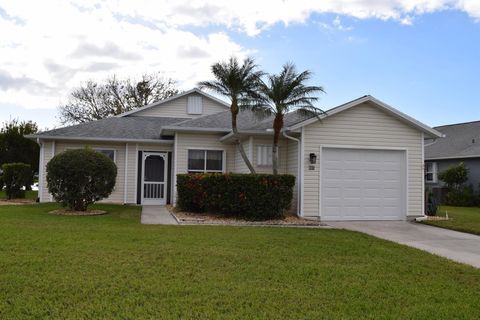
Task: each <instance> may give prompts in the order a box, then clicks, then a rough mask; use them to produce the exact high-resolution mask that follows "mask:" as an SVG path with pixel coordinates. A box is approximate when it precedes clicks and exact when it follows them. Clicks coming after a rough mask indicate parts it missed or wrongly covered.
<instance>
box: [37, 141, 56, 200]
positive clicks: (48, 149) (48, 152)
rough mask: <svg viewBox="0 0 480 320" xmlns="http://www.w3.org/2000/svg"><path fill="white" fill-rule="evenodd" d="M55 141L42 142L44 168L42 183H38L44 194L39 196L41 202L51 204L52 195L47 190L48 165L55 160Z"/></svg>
mask: <svg viewBox="0 0 480 320" xmlns="http://www.w3.org/2000/svg"><path fill="white" fill-rule="evenodd" d="M53 144H54V142H53V141H43V142H42V149H43V150H42V152H43V168H42V169H41V170H42V176H41V177H40V181H39V182H38V184H39V185H41V186H40V191H41V192H42V193H41V194H40V195H39V198H40V201H42V202H49V201H50V193H49V192H48V188H47V169H46V168H47V163H48V162H49V161H50V160H51V159H52V158H53Z"/></svg>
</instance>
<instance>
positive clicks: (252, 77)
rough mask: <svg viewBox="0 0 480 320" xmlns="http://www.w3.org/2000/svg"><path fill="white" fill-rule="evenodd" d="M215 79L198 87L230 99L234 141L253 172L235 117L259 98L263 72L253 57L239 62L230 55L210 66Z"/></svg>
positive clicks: (203, 82) (201, 83)
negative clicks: (227, 58)
mask: <svg viewBox="0 0 480 320" xmlns="http://www.w3.org/2000/svg"><path fill="white" fill-rule="evenodd" d="M211 70H212V73H213V76H214V77H215V80H212V81H202V82H199V83H198V85H199V87H200V88H206V89H209V90H212V91H214V92H216V93H218V94H220V95H222V96H225V97H227V98H228V99H230V102H231V105H230V112H231V114H232V132H233V137H234V139H235V143H236V144H237V145H238V149H239V151H240V154H241V156H242V159H243V161H244V162H245V164H246V165H247V167H248V169H249V170H250V172H251V173H255V169H254V168H253V166H252V163H251V162H250V160H249V159H248V157H247V154H246V153H245V149H244V148H243V145H242V143H241V140H240V136H239V134H238V128H237V117H238V113H239V111H240V109H242V108H251V107H252V106H253V105H254V104H255V103H256V101H258V99H259V93H258V86H259V84H260V82H261V80H260V78H261V77H262V76H263V74H264V73H263V72H262V71H259V70H258V66H257V65H256V64H255V61H254V59H253V58H246V59H245V60H243V63H242V64H240V62H239V61H238V59H237V58H236V57H231V58H230V59H229V60H228V61H226V62H217V63H215V64H213V65H212V67H211Z"/></svg>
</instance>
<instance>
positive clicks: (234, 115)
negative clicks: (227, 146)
mask: <svg viewBox="0 0 480 320" xmlns="http://www.w3.org/2000/svg"><path fill="white" fill-rule="evenodd" d="M231 111H232V131H233V137H234V139H235V143H236V144H237V146H238V151H240V155H241V156H242V159H243V162H245V164H246V165H247V167H248V169H249V170H250V173H253V174H255V173H256V172H255V168H253V165H252V163H251V162H250V159H248V157H247V154H246V153H245V149H244V148H243V144H242V141H241V140H240V136H239V134H238V128H237V115H238V111H239V109H238V105H237V103H236V101H234V102H232V107H231Z"/></svg>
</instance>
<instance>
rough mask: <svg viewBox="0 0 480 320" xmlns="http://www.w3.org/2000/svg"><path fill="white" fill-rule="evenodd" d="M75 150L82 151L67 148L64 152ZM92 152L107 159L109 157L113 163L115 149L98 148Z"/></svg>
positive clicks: (75, 148)
mask: <svg viewBox="0 0 480 320" xmlns="http://www.w3.org/2000/svg"><path fill="white" fill-rule="evenodd" d="M77 149H82V147H67V148H65V150H77ZM93 150H95V151H97V152H100V153H103V154H104V155H106V156H107V157H109V158H110V159H111V160H112V161H113V162H115V156H116V154H115V153H116V152H115V149H100V148H94V149H93Z"/></svg>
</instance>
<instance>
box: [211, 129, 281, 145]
mask: <svg viewBox="0 0 480 320" xmlns="http://www.w3.org/2000/svg"><path fill="white" fill-rule="evenodd" d="M269 130H271V129H267V130H245V131H240V132H239V133H238V135H239V136H250V135H257V136H272V135H273V130H271V131H269ZM233 135H234V134H233V132H230V133H228V134H227V135H224V136H223V137H221V138H220V141H221V142H223V141H226V140H228V139H230V138H232V137H233Z"/></svg>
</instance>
